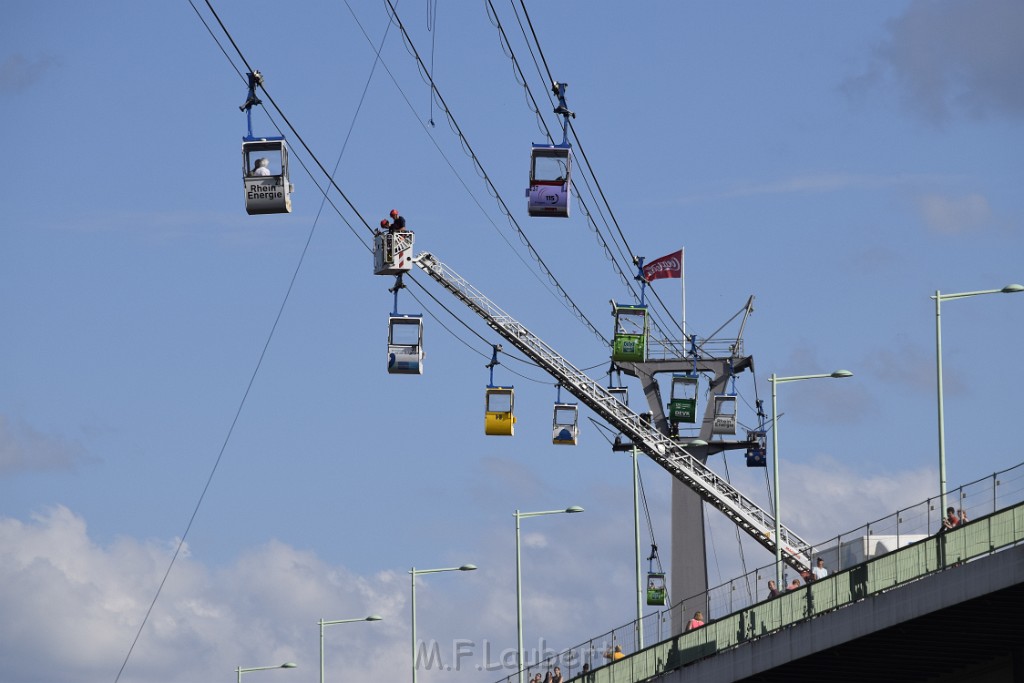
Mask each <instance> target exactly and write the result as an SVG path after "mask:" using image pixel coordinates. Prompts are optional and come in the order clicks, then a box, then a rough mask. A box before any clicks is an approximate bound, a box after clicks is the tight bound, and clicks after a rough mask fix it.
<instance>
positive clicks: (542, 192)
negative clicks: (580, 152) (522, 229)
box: [526, 144, 571, 218]
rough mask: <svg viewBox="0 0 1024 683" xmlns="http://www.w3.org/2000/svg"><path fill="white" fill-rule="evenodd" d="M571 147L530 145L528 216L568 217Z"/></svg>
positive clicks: (527, 193)
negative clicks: (531, 146)
mask: <svg viewBox="0 0 1024 683" xmlns="http://www.w3.org/2000/svg"><path fill="white" fill-rule="evenodd" d="M570 152H571V146H570V145H568V144H566V145H537V144H535V145H533V148H532V150H531V152H530V187H529V189H527V190H526V196H527V197H529V200H530V201H529V204H528V206H527V211H528V213H529V214H530V215H531V216H551V217H554V218H568V217H569V172H570V166H571V161H570V157H571V155H570Z"/></svg>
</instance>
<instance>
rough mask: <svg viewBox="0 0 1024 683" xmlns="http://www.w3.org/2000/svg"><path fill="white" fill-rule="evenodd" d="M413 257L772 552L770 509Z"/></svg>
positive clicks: (790, 544)
mask: <svg viewBox="0 0 1024 683" xmlns="http://www.w3.org/2000/svg"><path fill="white" fill-rule="evenodd" d="M413 261H414V263H415V264H416V265H417V266H418V267H419V268H420V269H421V270H422V271H423V272H424V273H426V274H427V275H428V276H430V278H431V279H433V280H434V281H435V282H437V283H438V284H439V285H441V286H442V287H444V288H445V289H447V290H448V291H449V292H451V293H452V294H453V295H454V296H455V297H456V298H457V299H459V301H461V302H462V303H464V304H465V305H466V306H468V307H469V308H470V309H472V310H473V311H474V312H475V313H476V314H477V315H479V316H480V317H481V318H482V319H483V320H484V322H486V323H487V325H488V326H489V327H490V328H491V329H493V330H494V331H495V332H497V333H498V334H500V335H501V336H502V337H503V338H505V339H506V340H507V341H508V342H509V343H511V344H512V345H513V346H515V347H516V348H517V349H519V350H520V351H521V352H523V353H524V354H526V356H528V357H529V358H530V359H531V360H532V361H533V362H535V363H537V365H539V366H540V367H541V368H542V369H544V371H546V372H547V373H548V374H549V375H551V376H552V377H553V378H555V380H556V381H558V382H559V383H560V384H561V385H562V387H563V388H564V389H566V390H567V391H568V392H569V393H571V394H572V395H573V396H575V397H576V398H577V399H578V400H579V401H581V402H582V403H583V404H585V405H586V406H587V407H589V408H590V409H591V410H592V411H594V412H595V413H596V414H597V415H598V416H599V417H601V418H602V419H603V420H605V421H606V422H607V423H608V424H609V425H611V426H612V427H613V428H615V429H617V430H618V431H619V432H621V433H622V434H623V435H624V436H627V437H629V438H630V439H631V440H632V443H633V444H634V446H635V447H636V448H637V449H639V450H641V451H643V452H644V453H646V454H647V455H648V456H649V457H650V458H651V459H652V460H654V461H655V462H657V463H658V464H659V465H660V466H661V467H663V468H664V469H666V470H668V472H669V473H670V474H671V475H672V476H674V477H675V478H676V479H678V480H679V481H681V482H683V483H684V484H685V485H687V486H688V487H689V488H691V489H692V490H693V491H695V492H696V493H697V494H698V495H699V496H700V497H701V498H702V499H703V500H704V501H705V502H707V503H708V504H709V505H711V506H712V507H714V508H716V509H717V510H718V511H720V512H721V513H722V514H724V515H725V516H726V517H728V518H729V519H730V520H731V521H732V522H733V523H734V524H736V525H737V526H738V527H739V528H740V529H742V530H743V531H745V532H746V533H747V534H748V535H749V536H751V537H752V538H753V539H754V540H755V541H757V542H758V543H759V544H761V545H762V546H764V547H765V548H767V549H768V550H770V551H771V552H772V553H774V552H775V543H776V541H775V519H774V517H773V516H772V514H771V513H769V512H767V511H765V510H762V509H761V508H760V507H758V506H757V505H756V504H755V503H754V502H753V501H751V500H750V499H749V498H747V497H746V496H744V495H743V494H741V493H740V492H739V491H738V490H737V489H735V488H733V486H732V485H731V484H729V483H728V482H727V481H725V480H724V479H723V478H722V477H720V476H719V475H718V474H717V473H716V472H714V471H713V470H712V469H711V468H709V467H708V466H707V465H705V464H704V463H702V462H700V460H699V459H697V458H695V457H694V456H692V455H691V454H690V453H689V452H687V450H686V448H684V446H683V445H682V444H680V443H677V442H676V441H674V440H673V439H671V438H669V437H667V436H665V435H664V434H662V433H661V432H659V431H658V430H657V429H656V428H654V427H653V426H652V425H650V424H648V423H647V422H646V421H645V420H643V419H642V418H641V417H640V416H639V415H637V414H636V413H634V412H633V411H632V410H630V409H629V408H628V407H627V406H625V405H623V403H622V402H621V401H619V400H618V399H617V398H616V397H615V396H613V395H612V394H611V393H610V392H609V391H608V390H607V389H605V388H604V387H603V386H601V384H600V383H599V382H596V381H594V380H593V379H591V378H590V377H588V376H587V375H586V374H585V373H584V372H583V371H581V370H579V369H577V368H576V367H575V366H573V365H572V364H571V363H570V362H569V361H567V360H566V359H565V358H563V357H562V356H561V355H559V354H558V353H557V352H555V350H554V349H552V348H551V347H550V346H548V345H547V344H546V343H545V342H544V341H543V340H542V339H540V338H539V337H538V336H537V335H535V334H533V333H532V332H530V331H529V330H528V329H526V327H525V326H524V325H523V324H522V323H520V322H518V321H517V320H516V319H515V318H513V317H512V316H510V315H509V314H508V313H505V312H504V311H503V310H501V308H499V307H498V306H497V305H496V304H495V303H494V302H492V301H491V300H490V299H488V298H487V297H486V296H484V295H483V293H481V292H480V291H479V290H478V289H476V288H475V287H474V286H473V285H472V284H470V282H469V281H468V280H466V279H465V278H463V277H462V276H460V275H459V274H458V273H456V272H455V271H453V270H452V269H451V268H449V267H448V266H447V265H445V264H444V263H442V262H441V261H439V260H438V259H437V258H435V257H434V256H433V255H432V254H430V253H429V252H424V253H422V254H420V255H419V256H417V257H416V258H414V259H413ZM781 537H782V539H781V540H782V557H783V559H784V561H785V562H787V563H788V564H789V565H791V566H793V567H794V568H796V569H797V570H798V571H801V572H802V571H807V570H809V568H810V560H809V555H810V554H811V549H810V546H809V545H808V544H807V543H805V542H804V541H803V540H802V539H800V538H799V537H798V536H797V535H796V534H794V533H793V532H792V531H790V530H789V529H787V528H786V527H784V526H783V527H781Z"/></svg>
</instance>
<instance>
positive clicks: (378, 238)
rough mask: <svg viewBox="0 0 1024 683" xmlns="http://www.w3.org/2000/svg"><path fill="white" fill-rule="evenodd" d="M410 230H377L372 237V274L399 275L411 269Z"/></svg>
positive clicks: (411, 238) (412, 238)
mask: <svg viewBox="0 0 1024 683" xmlns="http://www.w3.org/2000/svg"><path fill="white" fill-rule="evenodd" d="M415 237H416V236H415V235H414V234H413V233H412V231H409V230H401V231H398V232H390V231H387V230H380V231H378V232H377V233H376V234H375V235H374V238H373V274H374V275H401V274H402V273H407V272H409V271H410V270H412V247H413V242H414V240H415Z"/></svg>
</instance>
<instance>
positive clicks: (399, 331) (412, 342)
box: [388, 315, 423, 375]
mask: <svg viewBox="0 0 1024 683" xmlns="http://www.w3.org/2000/svg"><path fill="white" fill-rule="evenodd" d="M388 372H389V373H390V374H392V375H422V374H423V317H422V316H419V315H392V316H389V317H388Z"/></svg>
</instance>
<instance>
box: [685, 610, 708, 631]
mask: <svg viewBox="0 0 1024 683" xmlns="http://www.w3.org/2000/svg"><path fill="white" fill-rule="evenodd" d="M703 625H704V613H703V612H701V611H700V610H697V611H696V612H694V613H693V619H690V623H688V624H687V625H686V630H687V631H694V630H696V629H698V628H700V627H701V626H703Z"/></svg>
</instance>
